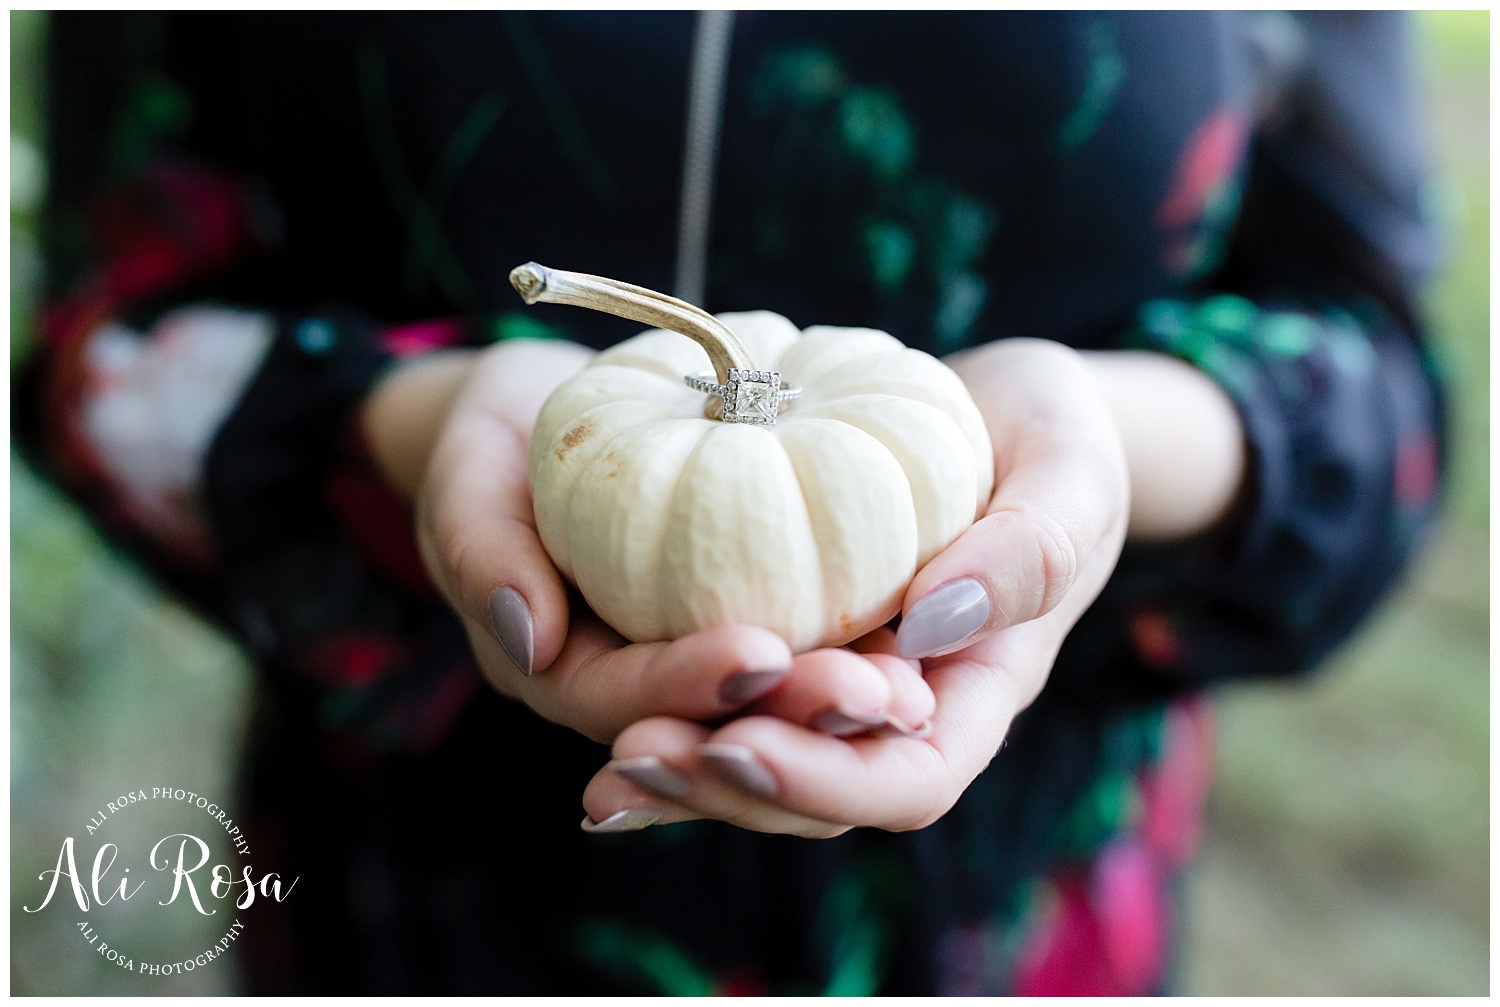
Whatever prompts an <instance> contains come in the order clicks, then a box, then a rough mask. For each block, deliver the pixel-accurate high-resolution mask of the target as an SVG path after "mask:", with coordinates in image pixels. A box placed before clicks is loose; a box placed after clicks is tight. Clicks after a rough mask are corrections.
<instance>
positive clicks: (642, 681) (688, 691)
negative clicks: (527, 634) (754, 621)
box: [474, 614, 792, 742]
mask: <svg viewBox="0 0 1500 1007" xmlns="http://www.w3.org/2000/svg"><path fill="white" fill-rule="evenodd" d="M474 642H475V645H476V647H482V646H484V641H483V640H476V641H474ZM791 667H792V653H791V650H790V648H788V647H787V645H786V642H785V641H784V640H782V639H781V638H780V637H779V636H777V635H776V634H775V633H772V632H771V631H770V630H766V629H761V628H759V627H757V626H717V627H714V628H713V629H706V630H701V631H699V632H697V633H691V634H689V635H688V636H685V637H682V638H680V639H678V640H674V641H672V642H670V643H640V644H629V645H627V644H625V641H624V640H622V639H621V638H620V636H619V635H618V634H616V633H615V632H614V631H613V630H611V629H609V628H608V627H607V626H605V625H604V624H603V623H601V622H600V621H599V620H598V618H597V617H595V616H593V615H592V614H589V615H586V616H580V617H578V618H576V619H575V624H574V627H573V630H572V633H571V634H570V635H569V637H568V640H567V643H566V644H565V645H564V646H563V649H562V652H561V653H560V654H559V655H558V657H557V660H556V661H555V662H554V663H553V665H552V667H551V668H549V669H548V670H547V672H546V674H540V675H534V676H532V677H531V678H530V679H527V680H525V681H524V682H522V683H521V685H520V688H519V691H518V693H517V694H518V695H519V696H520V698H522V699H523V700H524V701H525V702H526V703H527V705H529V706H530V707H531V708H532V709H534V710H536V711H537V712H538V713H540V714H541V715H542V716H544V717H547V718H548V719H550V720H555V721H557V722H558V723H561V724H565V725H567V726H569V727H572V728H574V729H575V730H578V731H580V732H582V733H583V734H586V735H587V736H589V737H590V738H593V739H594V740H596V741H602V742H609V741H611V740H612V739H613V738H614V737H615V735H617V734H618V733H619V732H620V731H621V730H622V729H624V728H625V727H626V726H627V725H629V724H632V723H634V722H636V721H638V720H642V719H644V718H646V717H650V716H653V715H656V714H663V715H667V716H673V717H682V718H686V719H690V720H705V719H718V718H721V717H723V716H725V715H726V714H729V713H732V712H734V711H735V710H736V709H738V708H739V707H741V706H743V705H744V704H745V703H747V702H750V701H751V700H753V699H755V698H756V697H757V696H759V695H763V694H764V693H766V692H767V691H769V690H772V689H774V688H776V687H777V686H778V685H779V684H780V683H781V682H782V680H784V679H785V678H786V677H787V675H788V672H789V671H790V669H791Z"/></svg>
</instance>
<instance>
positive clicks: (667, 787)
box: [609, 755, 693, 800]
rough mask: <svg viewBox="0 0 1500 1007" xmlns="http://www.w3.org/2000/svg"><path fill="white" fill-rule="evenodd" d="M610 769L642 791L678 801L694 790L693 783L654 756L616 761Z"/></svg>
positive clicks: (610, 765)
mask: <svg viewBox="0 0 1500 1007" xmlns="http://www.w3.org/2000/svg"><path fill="white" fill-rule="evenodd" d="M609 768H610V769H613V770H614V771H615V772H616V773H619V774H620V775H621V776H623V777H625V779H627V780H629V781H630V782H631V783H634V784H635V785H636V786H637V787H640V788H641V789H642V790H649V791H651V792H652V793H653V794H660V795H661V796H663V797H670V798H672V799H674V800H675V799H677V798H679V797H686V796H687V793H688V791H689V790H692V789H693V785H692V782H691V781H689V780H688V778H687V777H686V776H683V775H682V774H681V773H679V772H678V771H677V770H675V769H673V768H671V767H670V766H668V765H667V764H666V763H665V762H662V761H661V760H660V759H658V758H657V757H656V756H654V755H643V756H641V757H640V758H638V759H616V760H615V761H614V762H611V763H610V764H609Z"/></svg>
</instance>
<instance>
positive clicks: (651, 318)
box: [510, 262, 755, 385]
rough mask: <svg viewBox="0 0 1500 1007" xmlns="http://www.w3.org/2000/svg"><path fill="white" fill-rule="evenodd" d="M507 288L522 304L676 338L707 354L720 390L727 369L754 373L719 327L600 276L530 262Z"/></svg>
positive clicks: (683, 306)
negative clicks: (569, 310) (609, 318)
mask: <svg viewBox="0 0 1500 1007" xmlns="http://www.w3.org/2000/svg"><path fill="white" fill-rule="evenodd" d="M510 285H511V286H513V287H515V288H516V292H517V293H518V294H520V295H521V299H522V300H524V301H525V302H526V303H527V304H535V303H536V302H537V301H544V302H547V303H551V304H572V305H576V306H578V307H580V308H592V309H594V310H595V311H603V312H606V313H608V314H611V315H618V316H620V317H621V318H628V319H630V320H631V321H633V322H640V323H642V324H644V325H651V326H654V327H656V328H658V329H671V330H672V331H673V332H680V333H682V334H683V335H684V336H687V337H688V338H689V339H691V340H692V341H693V342H695V343H697V344H698V345H699V346H701V347H703V349H704V350H705V351H706V352H707V353H708V359H709V360H710V361H711V362H712V363H713V365H714V373H715V374H716V375H718V379H719V384H721V385H727V384H728V383H729V371H730V369H731V368H738V369H741V370H754V369H755V363H754V361H752V360H751V359H750V353H749V351H748V350H746V349H745V344H744V343H742V342H740V340H739V337H738V336H736V335H735V334H734V333H733V332H731V331H729V328H728V327H727V326H725V325H724V323H723V322H721V321H719V320H718V319H717V318H715V317H714V316H713V315H710V314H709V313H708V312H707V311H704V310H703V309H702V308H695V307H694V306H693V305H691V304H689V303H687V302H686V301H679V300H678V299H677V298H675V297H669V296H667V295H666V294H659V293H657V292H656V291H654V290H647V289H646V288H645V287H637V286H635V285H634V284H631V283H622V282H621V281H619V280H611V279H608V278H606V277H603V276H591V275H589V274H588V273H571V272H568V271H567V270H565V269H548V268H547V267H546V266H543V265H541V264H540V263H536V262H528V263H526V264H525V265H524V266H517V267H516V268H515V269H512V270H511V271H510Z"/></svg>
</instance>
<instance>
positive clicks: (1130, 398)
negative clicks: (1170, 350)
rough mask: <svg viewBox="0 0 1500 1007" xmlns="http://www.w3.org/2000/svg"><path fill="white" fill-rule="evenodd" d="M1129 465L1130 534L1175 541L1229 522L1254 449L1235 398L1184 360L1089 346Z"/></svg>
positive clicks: (1086, 356) (1087, 357) (1088, 355)
mask: <svg viewBox="0 0 1500 1007" xmlns="http://www.w3.org/2000/svg"><path fill="white" fill-rule="evenodd" d="M1083 357H1084V359H1085V360H1086V361H1087V362H1088V363H1089V366H1090V367H1091V369H1092V370H1093V371H1094V374H1095V375H1096V376H1097V378H1098V379H1099V385H1100V388H1101V389H1102V391H1103V393H1104V396H1105V400H1106V402H1107V403H1108V405H1109V408H1110V411H1111V412H1112V413H1113V414H1114V417H1115V421H1116V423H1117V424H1118V426H1119V428H1120V435H1121V438H1122V440H1123V442H1124V445H1125V453H1126V460H1127V464H1128V466H1129V469H1130V485H1131V509H1130V525H1129V533H1128V534H1129V537H1130V538H1132V539H1136V540H1145V541H1157V542H1163V541H1176V540H1180V539H1185V538H1190V537H1192V536H1195V535H1199V534H1202V533H1204V532H1207V531H1210V530H1212V529H1213V528H1215V527H1217V526H1219V525H1221V524H1222V523H1223V522H1225V521H1226V520H1227V519H1228V518H1229V515H1230V514H1231V513H1233V511H1234V510H1235V505H1236V503H1237V502H1238V501H1239V499H1240V497H1241V495H1242V494H1243V492H1244V485H1245V481H1246V480H1245V475H1246V471H1247V466H1248V461H1247V459H1248V451H1247V449H1246V445H1245V435H1244V429H1243V427H1242V425H1241V423H1240V418H1239V412H1238V411H1237V410H1236V408H1235V405H1234V402H1233V401H1232V400H1231V399H1230V398H1229V396H1228V395H1227V394H1226V393H1225V392H1224V390H1223V389H1222V388H1220V387H1219V386H1218V385H1217V384H1216V383H1215V382H1214V381H1213V380H1212V379H1211V378H1209V377H1208V376H1207V375H1205V374H1204V373H1202V372H1201V371H1199V370H1197V369H1196V368H1194V367H1192V366H1191V365H1189V364H1186V363H1184V362H1182V361H1180V360H1177V359H1175V358H1173V357H1169V356H1166V355H1164V354H1160V353H1152V352H1144V351H1130V350H1124V351H1113V352H1089V353H1084V354H1083Z"/></svg>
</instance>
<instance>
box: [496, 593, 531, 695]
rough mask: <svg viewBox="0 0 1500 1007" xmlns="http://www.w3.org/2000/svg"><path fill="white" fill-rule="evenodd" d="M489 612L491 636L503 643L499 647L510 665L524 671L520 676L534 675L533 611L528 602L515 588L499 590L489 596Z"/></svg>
mask: <svg viewBox="0 0 1500 1007" xmlns="http://www.w3.org/2000/svg"><path fill="white" fill-rule="evenodd" d="M487 607H488V608H489V612H490V632H491V633H494V634H495V639H496V640H499V641H500V647H501V649H502V650H504V651H505V656H506V657H508V658H510V663H511V664H513V665H515V666H516V667H517V668H520V669H521V674H523V675H529V674H531V659H532V652H531V651H532V645H533V642H534V641H533V639H532V633H531V609H529V608H527V607H526V599H525V598H523V597H522V596H521V592H519V591H517V590H516V589H515V588H513V587H497V588H495V590H493V591H491V592H490V600H489V603H488V605H487Z"/></svg>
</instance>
